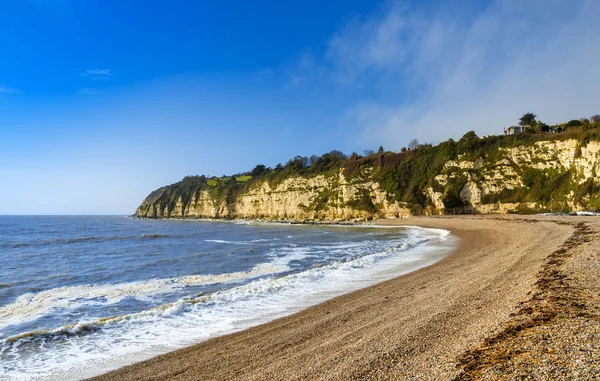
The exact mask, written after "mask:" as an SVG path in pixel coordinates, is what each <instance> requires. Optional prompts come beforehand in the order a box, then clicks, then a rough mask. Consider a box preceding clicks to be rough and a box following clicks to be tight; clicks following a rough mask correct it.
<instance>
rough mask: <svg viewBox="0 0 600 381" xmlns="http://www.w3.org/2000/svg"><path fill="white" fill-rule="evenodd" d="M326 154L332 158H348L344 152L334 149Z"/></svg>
mask: <svg viewBox="0 0 600 381" xmlns="http://www.w3.org/2000/svg"><path fill="white" fill-rule="evenodd" d="M326 155H329V156H330V157H331V158H332V159H333V160H346V159H347V158H348V156H347V155H346V154H345V153H343V152H342V151H338V150H336V149H334V150H333V151H330V152H329V153H327V154H326Z"/></svg>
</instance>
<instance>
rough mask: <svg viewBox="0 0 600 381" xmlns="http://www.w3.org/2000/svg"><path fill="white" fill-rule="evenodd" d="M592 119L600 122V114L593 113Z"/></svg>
mask: <svg viewBox="0 0 600 381" xmlns="http://www.w3.org/2000/svg"><path fill="white" fill-rule="evenodd" d="M590 120H591V121H592V122H594V123H598V122H600V114H596V115H592V116H591V117H590Z"/></svg>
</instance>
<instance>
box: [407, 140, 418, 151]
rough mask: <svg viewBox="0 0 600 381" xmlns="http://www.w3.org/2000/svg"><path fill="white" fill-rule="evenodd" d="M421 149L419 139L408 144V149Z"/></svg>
mask: <svg viewBox="0 0 600 381" xmlns="http://www.w3.org/2000/svg"><path fill="white" fill-rule="evenodd" d="M417 148H419V141H418V140H417V139H413V140H411V141H410V142H409V143H408V149H410V150H416V149H417Z"/></svg>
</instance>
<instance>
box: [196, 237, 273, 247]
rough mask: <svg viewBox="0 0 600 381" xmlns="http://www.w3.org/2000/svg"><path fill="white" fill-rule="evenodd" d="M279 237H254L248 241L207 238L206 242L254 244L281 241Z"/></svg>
mask: <svg viewBox="0 0 600 381" xmlns="http://www.w3.org/2000/svg"><path fill="white" fill-rule="evenodd" d="M279 240H280V239H279V238H260V239H252V240H248V241H227V240H224V239H205V240H204V242H212V243H226V244H230V245H253V244H256V243H262V242H275V241H279Z"/></svg>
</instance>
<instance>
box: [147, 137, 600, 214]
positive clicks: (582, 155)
mask: <svg viewBox="0 0 600 381" xmlns="http://www.w3.org/2000/svg"><path fill="white" fill-rule="evenodd" d="M498 150H499V151H498V152H497V154H496V155H494V156H493V157H494V159H493V161H492V159H489V158H487V159H486V158H483V157H480V158H475V159H473V158H471V159H470V160H467V159H466V158H464V157H461V156H458V158H456V159H455V160H449V161H447V162H446V163H445V164H444V165H443V168H442V170H441V171H440V173H439V174H437V175H435V176H434V177H433V179H432V182H431V183H430V184H431V185H428V186H427V187H425V188H424V189H422V192H423V194H424V195H425V197H426V200H427V202H426V203H425V205H408V204H404V203H399V202H397V201H395V200H394V197H393V196H394V195H390V194H387V193H386V192H385V191H384V190H382V189H381V186H380V184H379V182H378V181H377V180H376V176H375V172H376V171H375V170H374V169H373V168H365V170H364V171H363V172H362V173H361V174H360V176H355V177H354V178H353V179H352V180H349V179H347V178H346V177H345V176H344V174H343V171H342V170H340V171H339V172H338V173H335V174H330V175H317V176H312V177H302V176H292V177H288V178H286V179H284V180H283V181H281V182H279V183H277V184H273V185H272V184H270V183H269V182H267V181H264V182H260V183H256V184H253V186H252V187H251V188H250V189H248V190H247V191H245V192H244V193H242V194H239V195H235V197H233V198H228V199H227V200H226V199H225V198H223V197H217V196H215V195H214V194H211V192H209V191H207V190H202V191H199V192H197V193H196V194H194V195H193V196H192V197H191V198H190V199H186V200H184V199H182V198H181V197H179V198H177V199H176V200H171V201H169V203H170V204H167V202H166V201H155V199H152V200H150V198H151V197H150V196H149V198H147V199H146V200H145V201H144V203H142V205H140V207H139V208H138V210H137V211H136V215H138V216H141V217H150V218H163V217H165V218H167V217H174V218H179V217H184V218H187V217H190V218H239V219H269V220H291V221H314V220H330V221H342V220H365V219H371V218H380V217H402V216H408V215H410V214H414V213H424V214H443V213H448V212H459V213H460V212H472V213H510V212H518V211H523V210H539V209H544V208H546V209H548V208H549V205H545V204H543V203H540V202H531V201H524V200H519V201H515V200H514V194H515V192H518V191H520V190H524V189H525V190H527V189H528V188H527V185H526V182H525V181H524V174H525V173H526V172H527V171H528V170H530V171H531V170H535V171H538V172H539V173H547V172H548V173H550V172H552V173H567V172H569V174H570V177H569V178H570V180H569V181H571V183H572V184H571V185H572V187H574V188H577V185H578V184H584V183H586V182H588V181H590V179H591V181H592V182H593V183H594V184H600V178H599V174H598V168H597V167H598V163H599V161H600V142H597V141H592V142H589V143H588V144H586V145H585V146H582V145H581V143H580V142H579V141H577V140H566V141H539V142H536V143H534V144H532V145H529V146H519V147H511V148H499V149H498ZM588 184H589V183H588ZM452 187H455V188H454V189H453V188H452ZM456 187H459V188H456ZM161 189H163V188H161ZM159 191H160V190H157V191H155V192H159ZM450 192H453V193H454V194H456V195H457V197H458V198H459V199H460V202H461V203H462V205H463V206H461V207H459V208H457V207H456V206H455V205H454V206H452V208H450V207H449V206H448V205H447V203H448V198H447V196H448V194H449V193H450ZM511 195H512V196H511ZM560 197H561V198H560V200H558V199H557V200H556V201H557V204H562V205H568V207H569V209H575V210H580V209H583V208H586V207H589V205H586V204H585V202H586V200H589V197H587V196H585V197H583V199H581V197H580V199H579V200H577V199H576V197H575V192H574V191H572V190H571V191H570V192H568V193H566V194H561V196H560ZM361 199H362V200H367V202H366V204H365V203H363V204H361V203H358V202H356V200H361ZM455 199H456V197H455ZM148 200H150V201H148ZM582 200H583V201H582ZM455 203H456V201H454V204H455Z"/></svg>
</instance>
